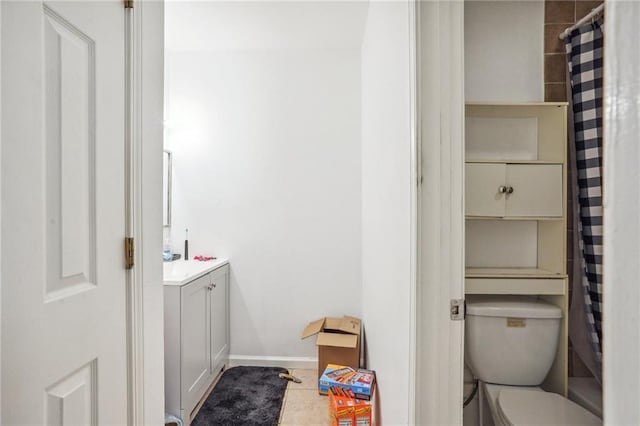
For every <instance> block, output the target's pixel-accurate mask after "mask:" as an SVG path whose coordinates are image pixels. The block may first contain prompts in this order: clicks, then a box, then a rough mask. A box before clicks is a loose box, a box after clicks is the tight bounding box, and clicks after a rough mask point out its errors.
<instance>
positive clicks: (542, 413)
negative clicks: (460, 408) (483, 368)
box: [482, 383, 602, 426]
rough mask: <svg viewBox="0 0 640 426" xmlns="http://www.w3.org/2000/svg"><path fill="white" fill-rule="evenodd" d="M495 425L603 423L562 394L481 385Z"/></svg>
mask: <svg viewBox="0 0 640 426" xmlns="http://www.w3.org/2000/svg"><path fill="white" fill-rule="evenodd" d="M482 386H483V389H484V394H485V396H486V398H487V402H488V405H489V408H490V410H491V415H492V417H493V421H494V423H495V426H525V425H526V426H531V425H540V426H542V425H545V426H546V425H558V426H560V425H563V426H564V425H567V426H569V425H576V426H577V425H580V426H583V425H584V426H596V425H597V426H600V425H602V420H601V419H600V418H598V417H596V416H595V415H593V414H592V413H590V412H589V411H587V410H585V409H584V408H582V407H581V406H579V405H578V404H576V403H574V402H572V401H570V400H568V399H567V398H564V397H562V396H561V395H558V394H555V393H551V392H545V391H544V390H542V389H541V388H539V387H521V386H504V385H492V384H488V383H483V384H482Z"/></svg>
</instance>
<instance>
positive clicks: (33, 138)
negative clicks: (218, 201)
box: [1, 0, 127, 425]
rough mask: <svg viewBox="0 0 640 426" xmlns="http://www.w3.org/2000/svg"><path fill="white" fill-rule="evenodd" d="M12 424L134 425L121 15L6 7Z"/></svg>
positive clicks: (79, 5)
mask: <svg viewBox="0 0 640 426" xmlns="http://www.w3.org/2000/svg"><path fill="white" fill-rule="evenodd" d="M1 7H2V26H1V28H2V424H3V425H16V424H20V425H36V424H50V425H93V424H110V425H124V424H127V352H126V303H127V298H126V271H125V266H124V257H123V240H124V237H125V183H126V182H125V143H126V141H125V133H126V128H125V116H126V113H125V99H126V96H125V75H126V73H125V44H126V40H125V13H126V11H125V9H124V7H123V3H122V1H121V0H106V1H91V2H88V1H87V2H85V1H83V2H79V1H69V2H58V1H51V2H49V1H47V2H44V3H43V2H41V1H20V2H18V1H16V2H2V5H1Z"/></svg>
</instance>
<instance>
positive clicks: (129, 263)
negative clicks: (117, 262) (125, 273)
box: [124, 237, 135, 269]
mask: <svg viewBox="0 0 640 426" xmlns="http://www.w3.org/2000/svg"><path fill="white" fill-rule="evenodd" d="M134 260H135V251H134V244H133V238H132V237H126V238H125V239H124V263H125V267H126V268H127V269H131V268H133V264H134Z"/></svg>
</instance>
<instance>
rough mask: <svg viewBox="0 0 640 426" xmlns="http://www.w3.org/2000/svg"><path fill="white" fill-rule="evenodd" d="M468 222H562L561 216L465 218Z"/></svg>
mask: <svg viewBox="0 0 640 426" xmlns="http://www.w3.org/2000/svg"><path fill="white" fill-rule="evenodd" d="M465 219H468V220H529V221H531V220H535V221H538V220H540V221H563V220H564V217H563V216H465Z"/></svg>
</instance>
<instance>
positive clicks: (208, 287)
mask: <svg viewBox="0 0 640 426" xmlns="http://www.w3.org/2000/svg"><path fill="white" fill-rule="evenodd" d="M214 287H215V285H213V284H210V285H209V286H207V290H209V291H211V290H213V288H214Z"/></svg>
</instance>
